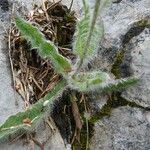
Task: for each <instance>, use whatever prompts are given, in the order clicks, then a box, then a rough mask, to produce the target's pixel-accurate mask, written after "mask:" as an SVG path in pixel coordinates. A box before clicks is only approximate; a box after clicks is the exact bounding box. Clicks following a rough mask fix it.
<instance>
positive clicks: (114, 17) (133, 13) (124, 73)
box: [95, 0, 150, 107]
mask: <svg viewBox="0 0 150 150" xmlns="http://www.w3.org/2000/svg"><path fill="white" fill-rule="evenodd" d="M102 19H103V21H104V27H105V38H104V40H103V41H102V43H101V44H102V49H101V50H100V52H99V53H100V54H99V57H98V58H97V59H95V61H96V64H98V65H100V66H101V68H104V69H105V70H108V71H113V70H114V69H115V71H113V73H114V74H115V76H116V77H119V78H120V77H128V76H132V75H138V76H140V77H141V78H140V82H139V84H137V85H135V86H134V87H132V88H129V89H127V90H126V91H125V92H123V94H122V96H123V98H125V99H127V100H129V101H132V102H135V103H137V104H138V105H141V106H143V107H150V100H149V97H150V86H149V85H150V77H149V74H150V70H149V66H150V65H149V64H150V50H149V48H150V47H149V40H150V32H149V30H150V21H149V20H150V2H149V1H146V0H138V1H131V0H122V1H121V2H120V3H114V4H112V5H111V6H110V7H109V8H107V9H105V10H104V12H103V14H102ZM118 54H121V55H122V56H119V55H118ZM119 57H122V58H121V59H120V58H119ZM119 59H120V60H119ZM97 62H98V63H97Z"/></svg>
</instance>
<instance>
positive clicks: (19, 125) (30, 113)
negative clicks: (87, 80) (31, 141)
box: [0, 80, 66, 141]
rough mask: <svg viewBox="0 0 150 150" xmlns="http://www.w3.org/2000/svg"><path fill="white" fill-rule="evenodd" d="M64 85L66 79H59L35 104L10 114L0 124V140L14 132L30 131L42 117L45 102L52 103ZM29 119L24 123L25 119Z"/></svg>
mask: <svg viewBox="0 0 150 150" xmlns="http://www.w3.org/2000/svg"><path fill="white" fill-rule="evenodd" d="M65 86H66V81H65V80H61V81H59V83H58V84H57V85H56V86H55V88H54V89H52V91H51V92H50V93H49V94H47V95H46V96H45V97H44V98H43V99H41V100H39V101H38V102H37V103H36V104H34V105H32V107H31V108H29V109H28V110H26V111H25V112H19V113H17V114H16V115H13V116H10V117H9V118H8V119H7V120H6V121H5V123H4V124H2V125H1V126H0V141H3V140H5V139H7V138H8V137H9V135H12V134H14V133H18V134H19V133H22V132H25V131H31V130H32V129H34V127H36V126H37V123H38V122H39V121H40V119H41V118H43V117H44V113H45V109H44V108H45V104H44V103H45V102H47V103H53V102H54V100H55V99H56V98H57V97H58V96H59V94H61V93H62V91H63V90H64V88H65ZM26 119H28V120H30V121H29V122H28V123H25V120H26Z"/></svg>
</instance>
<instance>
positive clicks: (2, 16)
mask: <svg viewBox="0 0 150 150" xmlns="http://www.w3.org/2000/svg"><path fill="white" fill-rule="evenodd" d="M5 2H7V1H6V0H2V1H0V86H1V88H0V110H1V111H0V124H2V123H4V121H5V120H6V119H7V118H8V117H9V116H11V115H14V114H16V113H17V112H20V111H23V110H24V102H23V100H22V99H21V97H20V96H19V95H18V94H17V93H16V91H15V90H14V89H13V80H12V72H11V67H10V61H9V49H8V43H7V40H8V38H5V35H6V31H7V29H8V27H9V25H10V19H9V18H10V10H9V9H7V10H6V9H4V8H6V7H5V5H4V4H6V3H5ZM21 2H22V6H27V8H28V9H30V8H31V7H32V6H31V1H30V0H28V1H24V0H22V1H20V3H21ZM12 3H15V1H9V4H12ZM16 5H17V4H16ZM16 101H17V103H18V105H17V106H16V104H15V103H16ZM50 123H52V121H51V122H50ZM49 125H50V126H48V125H45V124H44V122H41V124H40V125H39V126H38V128H37V129H36V135H35V139H36V140H37V141H38V142H40V143H41V144H43V143H45V144H44V148H45V149H46V150H58V149H59V150H65V149H66V147H65V144H64V141H63V139H62V137H61V135H60V133H59V131H58V129H57V127H56V125H55V124H54V123H53V124H49ZM18 139H19V140H18ZM68 147H69V146H68ZM27 149H40V147H39V146H37V144H35V143H34V142H33V141H31V140H30V141H25V139H20V138H19V137H16V138H15V139H11V140H10V142H8V141H7V142H4V143H1V144H0V150H27ZM68 150H69V149H68Z"/></svg>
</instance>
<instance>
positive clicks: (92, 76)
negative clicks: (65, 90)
mask: <svg viewBox="0 0 150 150" xmlns="http://www.w3.org/2000/svg"><path fill="white" fill-rule="evenodd" d="M109 79H110V77H109V75H108V74H107V73H105V72H102V71H93V72H85V73H78V74H76V75H74V76H73V77H72V78H70V79H69V81H68V84H69V86H70V87H71V88H72V89H75V90H78V91H80V92H88V91H93V90H96V89H98V88H99V86H100V84H102V83H104V82H107V81H108V80H109Z"/></svg>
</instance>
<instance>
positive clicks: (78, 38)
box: [73, 3, 104, 60]
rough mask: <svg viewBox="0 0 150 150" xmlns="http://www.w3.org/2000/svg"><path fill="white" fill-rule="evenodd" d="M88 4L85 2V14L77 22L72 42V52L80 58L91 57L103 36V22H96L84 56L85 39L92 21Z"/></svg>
mask: <svg viewBox="0 0 150 150" xmlns="http://www.w3.org/2000/svg"><path fill="white" fill-rule="evenodd" d="M90 11H91V10H90V9H89V6H88V5H87V3H85V14H84V17H83V18H82V19H81V20H80V21H79V22H78V23H77V26H76V32H75V39H74V42H73V50H74V53H75V54H76V55H77V56H79V58H80V60H81V59H84V57H85V59H86V60H89V59H91V58H92V57H93V56H94V55H95V54H96V52H97V49H98V45H99V42H100V39H101V37H102V36H103V31H104V28H103V23H102V21H101V23H100V22H96V24H95V26H94V29H93V32H92V37H91V39H90V41H89V43H88V47H87V52H86V56H84V50H85V48H86V45H87V41H88V38H89V34H90V28H91V22H92V15H91V13H90Z"/></svg>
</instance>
